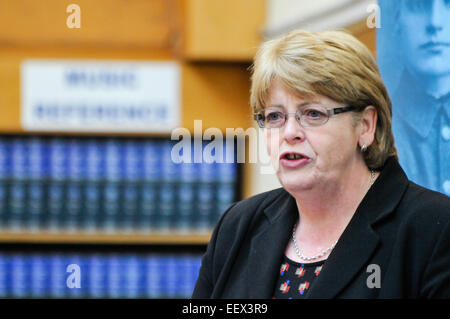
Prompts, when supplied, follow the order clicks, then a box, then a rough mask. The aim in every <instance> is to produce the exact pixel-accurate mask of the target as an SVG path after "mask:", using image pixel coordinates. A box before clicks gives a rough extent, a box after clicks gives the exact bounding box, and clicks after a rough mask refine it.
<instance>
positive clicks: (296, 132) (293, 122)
mask: <svg viewBox="0 0 450 319" xmlns="http://www.w3.org/2000/svg"><path fill="white" fill-rule="evenodd" d="M283 134H284V139H285V140H287V141H288V142H290V143H295V142H301V141H303V140H304V139H305V132H304V128H303V126H301V124H300V123H299V121H298V120H297V116H296V115H295V114H289V116H288V118H287V119H286V123H285V124H284V130H283Z"/></svg>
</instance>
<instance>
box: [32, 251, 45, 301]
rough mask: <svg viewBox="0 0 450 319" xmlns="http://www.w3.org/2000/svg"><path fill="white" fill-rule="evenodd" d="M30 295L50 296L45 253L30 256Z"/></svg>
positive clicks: (37, 296)
mask: <svg viewBox="0 0 450 319" xmlns="http://www.w3.org/2000/svg"><path fill="white" fill-rule="evenodd" d="M29 261H30V295H31V297H32V298H48V297H50V285H49V283H50V271H49V260H48V258H47V255H44V254H39V253H35V254H32V255H31V256H30V259H29Z"/></svg>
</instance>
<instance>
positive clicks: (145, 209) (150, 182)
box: [138, 140, 162, 233]
mask: <svg viewBox="0 0 450 319" xmlns="http://www.w3.org/2000/svg"><path fill="white" fill-rule="evenodd" d="M142 143H143V145H142V152H143V155H142V159H143V160H142V179H141V183H140V198H141V206H140V212H139V216H138V229H139V231H140V232H146V233H148V232H151V231H152V230H154V229H155V228H156V223H157V219H158V216H159V214H158V211H159V206H158V205H159V187H160V183H161V157H162V155H161V145H162V144H161V142H159V141H155V140H144V141H143V142H142Z"/></svg>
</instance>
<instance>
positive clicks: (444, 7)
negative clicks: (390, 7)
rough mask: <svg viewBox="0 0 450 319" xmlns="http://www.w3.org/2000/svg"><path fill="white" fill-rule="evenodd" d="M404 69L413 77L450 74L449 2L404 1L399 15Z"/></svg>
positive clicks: (448, 0)
mask: <svg viewBox="0 0 450 319" xmlns="http://www.w3.org/2000/svg"><path fill="white" fill-rule="evenodd" d="M399 27H400V28H399V29H400V39H401V43H400V44H401V46H402V49H403V51H404V58H405V62H406V67H407V68H408V69H410V71H412V72H414V73H418V74H420V75H428V76H442V75H445V74H449V73H450V0H403V1H402V5H401V8H400V15H399Z"/></svg>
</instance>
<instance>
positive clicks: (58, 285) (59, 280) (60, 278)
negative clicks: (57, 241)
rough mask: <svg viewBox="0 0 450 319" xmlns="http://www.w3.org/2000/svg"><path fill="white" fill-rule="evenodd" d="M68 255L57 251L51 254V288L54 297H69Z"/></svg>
mask: <svg viewBox="0 0 450 319" xmlns="http://www.w3.org/2000/svg"><path fill="white" fill-rule="evenodd" d="M67 265H68V264H67V262H66V256H64V255H63V254H61V253H55V254H52V255H51V256H49V269H50V280H49V286H50V288H49V290H50V295H51V296H52V297H53V298H66V297H68V287H67V275H68V273H67V272H66V269H67Z"/></svg>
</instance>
